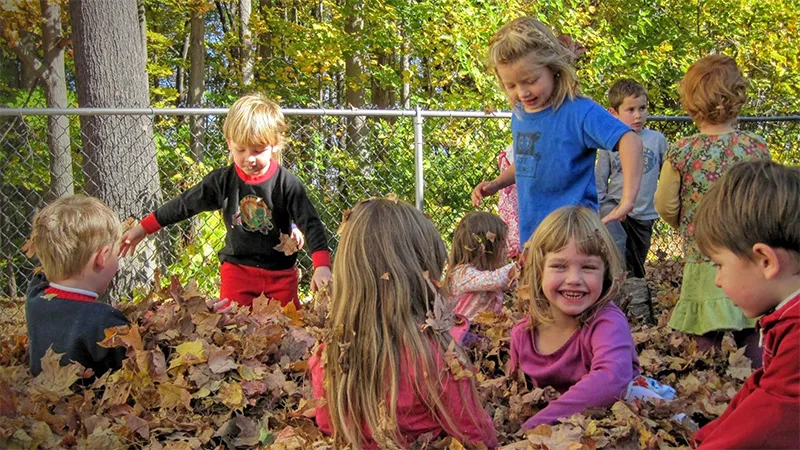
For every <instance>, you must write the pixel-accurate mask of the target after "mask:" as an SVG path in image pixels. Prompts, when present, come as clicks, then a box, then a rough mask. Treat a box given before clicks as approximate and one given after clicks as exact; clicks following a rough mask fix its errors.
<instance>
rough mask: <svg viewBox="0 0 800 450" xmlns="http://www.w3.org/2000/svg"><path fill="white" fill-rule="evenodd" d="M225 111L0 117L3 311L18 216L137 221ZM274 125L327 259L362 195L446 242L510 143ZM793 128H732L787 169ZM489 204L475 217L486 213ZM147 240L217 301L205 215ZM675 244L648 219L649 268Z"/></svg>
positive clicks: (213, 151) (25, 225)
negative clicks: (100, 205) (385, 201)
mask: <svg viewBox="0 0 800 450" xmlns="http://www.w3.org/2000/svg"><path fill="white" fill-rule="evenodd" d="M225 113H226V110H224V109H209V110H176V109H171V110H167V109H164V110H155V109H154V110H92V109H79V110H45V109H29V110H15V109H0V146H2V149H3V151H2V155H1V156H0V176H2V181H0V286H2V293H0V296H4V297H6V298H7V299H11V300H7V301H12V302H16V304H17V305H19V304H20V302H21V301H22V300H21V297H22V296H24V292H25V289H26V288H27V284H28V281H29V279H30V277H31V275H32V273H33V271H34V269H35V267H36V266H37V264H38V263H37V262H36V261H35V260H31V259H28V258H27V257H26V256H25V254H24V251H23V250H22V247H23V244H24V243H25V240H26V238H27V237H28V235H29V233H30V223H31V219H32V218H33V216H34V215H35V213H36V212H37V211H38V209H39V208H40V207H41V206H42V205H43V204H46V202H47V201H48V200H49V199H50V198H53V197H55V196H58V195H60V194H63V193H64V192H68V191H69V189H70V188H72V189H74V192H87V193H94V194H101V196H102V197H103V198H110V197H114V198H116V199H117V204H118V205H128V204H136V205H139V206H137V207H136V208H138V210H131V209H130V208H127V209H126V208H123V207H118V208H117V209H118V212H119V213H120V215H121V217H122V218H125V217H127V216H128V215H132V216H134V217H135V218H137V219H139V218H141V217H143V216H144V215H145V214H147V213H149V212H150V211H151V210H152V209H153V208H154V207H156V206H158V204H159V203H160V202H162V201H166V200H168V199H170V198H172V197H174V196H176V195H177V194H179V193H180V192H182V191H183V190H185V189H187V188H188V187H190V186H192V185H194V184H196V183H197V182H199V181H200V180H201V179H202V178H203V176H204V175H205V174H207V173H208V172H209V171H211V170H212V169H214V168H217V167H221V166H224V165H226V164H228V151H227V147H226V145H225V140H224V137H223V135H222V123H223V121H224V115H225ZM285 114H286V115H287V116H288V118H289V122H290V133H289V136H288V145H287V146H286V148H285V150H284V151H283V154H282V155H281V156H282V163H283V165H285V166H286V167H287V168H288V169H289V170H290V171H291V172H293V173H294V174H295V175H297V176H298V177H299V178H300V179H301V180H302V181H303V182H304V184H305V185H306V189H307V192H308V194H309V196H310V197H311V200H312V201H313V202H314V204H315V205H316V207H317V209H318V211H319V214H320V216H321V219H322V221H323V223H324V224H325V225H326V227H327V228H328V231H329V237H330V244H331V247H332V248H333V249H335V247H336V244H337V240H338V237H337V236H336V233H335V230H336V229H337V228H338V226H339V223H340V221H341V217H342V213H343V211H345V210H347V209H349V208H351V207H352V205H354V204H355V203H357V202H358V201H360V200H362V199H364V198H367V197H371V196H385V195H387V194H389V193H394V194H397V195H398V197H400V198H402V199H404V200H407V201H409V202H411V203H412V204H413V203H416V205H417V206H418V207H421V208H423V210H424V211H425V212H426V213H427V214H428V215H430V217H431V218H432V219H433V221H434V222H435V223H436V225H437V226H438V228H439V230H440V231H441V232H442V236H443V237H444V238H445V240H447V241H449V239H450V237H451V236H452V232H453V229H454V227H455V225H456V224H457V222H458V220H459V219H460V218H461V217H462V216H463V215H464V214H465V213H466V212H467V211H469V210H471V209H472V205H471V203H470V192H471V190H472V188H473V187H474V186H475V185H476V184H477V183H478V182H480V181H481V180H483V179H489V178H492V177H494V176H496V175H497V174H498V169H497V159H496V156H497V154H498V153H499V152H500V151H501V150H503V149H504V148H505V146H506V145H508V143H510V139H511V137H510V130H509V127H510V114H508V113H505V114H503V113H499V114H493V115H486V114H484V113H482V112H464V111H420V110H414V111H412V110H407V111H374V110H336V111H331V110H299V109H295V110H291V109H289V110H285ZM87 119H91V120H87ZM798 121H800V117H797V116H786V117H763V118H742V120H741V123H740V125H739V128H740V129H747V130H752V131H754V132H756V133H759V134H761V135H763V136H765V137H766V138H767V139H768V141H769V142H770V147H771V149H772V152H773V155H774V157H775V159H777V160H779V161H782V162H784V163H788V164H795V165H796V164H800V144H799V143H798V142H800V125H798ZM81 122H83V127H81ZM648 127H649V128H652V129H655V130H658V131H661V132H662V133H664V135H665V136H666V137H667V140H668V141H670V142H672V141H674V140H676V139H677V138H678V137H681V136H685V135H689V134H691V133H694V132H696V130H695V128H694V126H693V125H692V124H691V122H690V121H689V119H688V118H685V117H652V118H651V119H650V121H649V123H648ZM100 132H104V133H105V134H103V136H118V138H117V139H118V142H107V141H108V138H107V137H106V138H105V140H106V141H104V142H100V141H98V137H97V136H95V134H101V133H100ZM108 148H116V149H119V148H123V149H125V150H124V151H123V152H121V156H120V152H116V153H115V155H116V156H115V157H113V158H112V157H110V156H109V157H106V156H105V153H104V152H105V151H106V150H104V149H108ZM59 149H61V150H59ZM153 155H154V156H153ZM109 179H111V180H114V179H116V180H120V179H122V180H127V181H126V182H125V184H123V185H124V186H133V187H132V188H123V187H122V186H123V185H113V184H110V183H109ZM142 199H147V200H146V201H142ZM493 201H496V200H495V199H492V200H490V201H489V203H487V205H486V206H484V208H487V209H490V208H493V207H494V205H493V204H492V203H491V202H493ZM134 209H135V208H134ZM157 236H158V238H157V239H152V238H148V239H150V242H151V244H150V250H149V251H144V252H139V255H137V257H138V258H139V259H140V260H141V262H142V263H144V264H145V265H146V266H148V267H150V268H151V269H152V268H155V267H158V268H160V270H161V271H162V273H168V274H177V275H178V276H179V277H180V278H181V279H182V281H183V282H186V281H187V280H189V279H194V280H196V281H197V282H198V284H199V285H200V287H201V288H203V289H205V290H206V291H207V292H212V293H213V292H218V287H217V285H216V283H217V280H218V277H219V266H218V264H219V263H218V260H217V255H216V252H217V251H218V250H219V249H220V248H221V247H222V246H223V245H224V237H225V227H224V223H223V221H222V217H221V216H220V215H219V213H216V212H210V213H204V214H201V215H200V216H198V217H197V218H195V219H193V220H190V221H186V222H185V223H181V224H177V225H175V226H172V227H169V228H168V229H166V230H162V231H161V232H159V234H158V235H157ZM680 246H681V243H680V240H679V238H678V237H677V236H676V235H675V233H673V232H672V231H671V230H669V229H668V228H667V227H666V225H665V224H664V223H661V222H658V223H657V224H656V227H655V232H654V235H653V246H652V248H651V252H650V256H649V258H650V259H651V260H653V261H658V260H664V259H667V258H680V256H681V248H680ZM299 265H300V266H301V268H302V269H303V272H304V279H305V280H306V281H307V280H308V278H309V275H310V269H311V261H310V258H309V256H308V255H307V254H306V253H305V252H302V251H301V255H300V259H299ZM131 267H132V266H131ZM122 270H123V271H125V270H126V269H125V268H123V269H122ZM128 270H133V269H128ZM9 311H16V312H12V313H13V314H20V313H21V312H20V311H21V309H19V308H18V309H13V308H3V309H1V310H0V325H2V324H3V322H4V320H8V319H9V318H8V317H2V316H3V315H4V314H5V315H8V314H12V313H9ZM11 319H14V318H11Z"/></svg>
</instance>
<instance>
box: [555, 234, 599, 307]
mask: <svg viewBox="0 0 800 450" xmlns="http://www.w3.org/2000/svg"><path fill="white" fill-rule="evenodd" d="M604 275H605V265H604V264H603V260H602V259H601V258H600V257H599V256H594V255H587V254H584V253H581V252H580V251H579V250H578V248H577V247H576V246H575V243H573V242H571V243H570V244H569V245H568V246H566V247H564V248H563V249H561V250H559V251H557V252H550V253H548V254H547V256H546V257H545V263H544V272H543V274H542V289H543V291H544V295H545V297H547V299H548V300H549V301H550V307H551V311H552V312H553V315H554V317H556V316H559V315H560V316H568V317H574V316H577V315H579V314H581V313H582V312H584V311H586V310H587V309H589V308H590V307H591V306H592V305H594V304H595V302H596V301H597V299H599V298H600V295H601V293H602V291H603V278H604Z"/></svg>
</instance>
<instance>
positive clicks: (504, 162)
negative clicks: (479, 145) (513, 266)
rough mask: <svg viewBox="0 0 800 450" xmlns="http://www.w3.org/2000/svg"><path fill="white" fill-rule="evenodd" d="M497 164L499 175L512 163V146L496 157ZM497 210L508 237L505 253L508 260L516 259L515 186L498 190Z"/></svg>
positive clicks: (517, 242)
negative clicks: (506, 227) (505, 226)
mask: <svg viewBox="0 0 800 450" xmlns="http://www.w3.org/2000/svg"><path fill="white" fill-rule="evenodd" d="M497 163H498V166H500V173H502V172H503V171H505V170H506V169H508V167H509V166H510V165H511V164H513V163H514V145H513V144H512V145H509V146H508V147H506V149H505V150H503V151H502V152H500V154H499V155H497ZM497 209H498V210H499V212H500V218H501V219H503V222H505V223H506V225H508V236H507V237H506V252H507V254H508V257H509V258H516V257H517V255H518V254H519V247H520V245H519V244H520V242H519V205H518V204H517V185H516V184H512V185H511V186H508V187H506V188H503V189H500V192H499V193H498V200H497Z"/></svg>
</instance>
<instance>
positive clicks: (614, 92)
mask: <svg viewBox="0 0 800 450" xmlns="http://www.w3.org/2000/svg"><path fill="white" fill-rule="evenodd" d="M627 97H634V98H635V97H645V98H650V96H649V95H647V89H645V88H644V86H642V85H641V83H639V82H638V81H636V80H633V79H630V78H620V79H619V80H617V81H616V82H615V83H614V84H612V85H611V88H610V89H609V90H608V106H610V107H612V108H614V110H615V111H617V110H618V109H619V107H620V105H622V102H624V101H625V99H626V98H627Z"/></svg>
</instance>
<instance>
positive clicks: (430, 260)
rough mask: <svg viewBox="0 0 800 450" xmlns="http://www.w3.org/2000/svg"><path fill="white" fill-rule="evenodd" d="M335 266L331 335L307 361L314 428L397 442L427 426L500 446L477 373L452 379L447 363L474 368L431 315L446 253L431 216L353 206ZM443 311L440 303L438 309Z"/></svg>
mask: <svg viewBox="0 0 800 450" xmlns="http://www.w3.org/2000/svg"><path fill="white" fill-rule="evenodd" d="M340 230H341V239H340V241H339V247H338V250H337V254H336V263H335V264H334V267H333V278H332V279H333V283H332V286H333V288H332V292H331V311H330V314H329V316H328V324H327V327H328V330H329V336H330V338H329V340H328V342H327V344H323V345H322V346H320V349H319V351H318V352H317V353H316V354H315V355H314V356H313V357H312V358H311V360H310V361H309V365H310V368H311V382H312V386H313V390H314V397H315V398H323V399H325V402H324V404H323V405H322V406H320V407H318V408H317V410H316V419H317V424H318V425H319V427H320V428H321V429H322V430H323V431H324V432H326V433H329V434H332V435H333V437H334V439H335V441H336V444H335V446H336V447H337V448H341V447H346V446H350V447H351V448H353V449H361V448H403V447H407V446H409V445H410V444H412V443H413V442H414V441H415V440H416V439H417V438H418V437H420V436H421V435H422V434H425V433H431V434H432V435H433V436H439V435H443V434H444V435H450V436H454V437H455V438H456V439H458V440H459V441H461V442H462V443H463V444H464V445H465V446H467V447H479V446H481V445H484V446H486V447H496V446H497V436H496V433H495V430H494V426H493V424H492V421H491V419H490V418H489V415H488V414H487V413H486V411H484V409H483V407H482V406H481V404H480V403H479V400H478V395H477V391H476V388H475V382H474V377H460V379H458V380H457V379H456V378H455V377H454V376H453V372H451V369H450V366H449V365H448V362H452V359H453V358H455V359H456V361H457V362H458V365H459V367H461V368H463V369H466V370H467V371H474V369H473V368H472V366H471V365H470V363H469V359H468V357H467V356H466V355H465V354H463V352H462V351H461V350H460V348H459V347H458V346H454V345H453V344H454V343H453V338H451V336H450V334H449V329H450V327H451V326H452V323H453V318H452V316H451V317H449V318H448V317H435V316H432V317H433V319H434V320H430V321H428V320H427V319H428V314H429V313H432V312H433V311H434V302H441V301H443V300H442V298H441V297H440V296H439V292H438V291H439V289H438V288H437V284H438V283H439V280H440V279H441V276H442V270H443V268H444V263H445V258H446V256H447V253H446V250H445V247H444V243H443V242H442V238H441V236H440V235H439V233H438V231H437V230H436V228H435V227H434V226H433V223H432V222H431V221H430V220H429V219H428V218H426V217H425V216H424V215H423V214H422V213H421V212H420V211H418V210H416V209H414V208H413V207H412V206H411V205H409V204H407V203H405V202H400V201H397V200H391V199H372V200H367V201H364V202H361V203H359V204H358V205H356V206H355V207H354V208H353V210H352V212H351V213H350V214H349V215H348V216H347V217H346V218H345V221H344V222H343V223H342V226H341V228H340ZM437 309H439V310H440V309H441V308H437Z"/></svg>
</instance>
